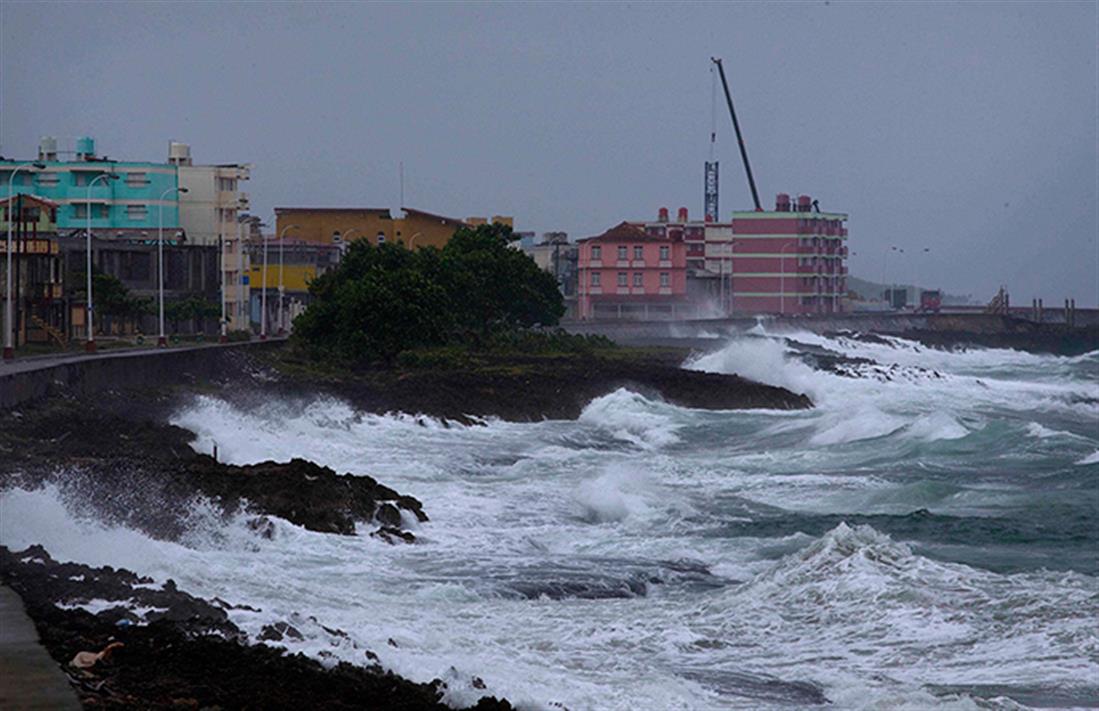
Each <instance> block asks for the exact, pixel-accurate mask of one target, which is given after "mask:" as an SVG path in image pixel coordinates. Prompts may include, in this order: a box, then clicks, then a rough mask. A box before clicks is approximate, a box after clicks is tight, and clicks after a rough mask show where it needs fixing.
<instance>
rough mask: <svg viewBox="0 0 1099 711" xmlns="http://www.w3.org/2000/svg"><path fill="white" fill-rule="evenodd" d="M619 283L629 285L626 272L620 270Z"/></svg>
mask: <svg viewBox="0 0 1099 711" xmlns="http://www.w3.org/2000/svg"><path fill="white" fill-rule="evenodd" d="M623 249H625V247H623ZM618 285H619V286H628V285H629V284H628V282H627V281H626V272H618Z"/></svg>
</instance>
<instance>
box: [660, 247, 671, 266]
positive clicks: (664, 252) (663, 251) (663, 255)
mask: <svg viewBox="0 0 1099 711" xmlns="http://www.w3.org/2000/svg"><path fill="white" fill-rule="evenodd" d="M670 252H671V250H670V249H669V248H668V247H666V246H663V245H662V246H661V247H660V261H662V262H666V261H668V254H669V253H670Z"/></svg>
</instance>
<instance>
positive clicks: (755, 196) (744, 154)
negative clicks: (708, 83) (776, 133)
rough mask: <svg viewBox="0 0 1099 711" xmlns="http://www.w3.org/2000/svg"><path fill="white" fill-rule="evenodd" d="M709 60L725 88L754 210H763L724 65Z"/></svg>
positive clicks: (714, 59) (726, 101)
mask: <svg viewBox="0 0 1099 711" xmlns="http://www.w3.org/2000/svg"><path fill="white" fill-rule="evenodd" d="M710 61H711V62H713V63H714V64H716V65H717V72H718V74H720V75H721V87H722V88H723V89H724V90H725V103H727V104H728V105H729V115H730V116H732V117H733V130H734V131H736V142H737V144H738V145H739V146H740V157H741V158H742V159H743V160H744V172H745V173H747V174H748V187H750V188H751V189H752V200H753V201H755V203H756V212H763V206H762V205H761V204H760V203H759V192H758V191H757V190H756V181H755V178H753V177H752V166H751V164H750V163H749V162H748V149H747V148H745V147H744V136H743V135H741V133H740V122H739V121H737V120H736V110H735V109H734V108H733V96H732V94H730V93H729V83H728V82H727V81H725V67H723V66H721V60H720V59H719V58H717V57H710Z"/></svg>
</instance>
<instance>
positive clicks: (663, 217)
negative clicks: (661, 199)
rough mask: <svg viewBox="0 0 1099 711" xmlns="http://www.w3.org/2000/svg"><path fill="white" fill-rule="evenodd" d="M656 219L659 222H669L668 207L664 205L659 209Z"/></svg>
mask: <svg viewBox="0 0 1099 711" xmlns="http://www.w3.org/2000/svg"><path fill="white" fill-rule="evenodd" d="M656 221H657V222H667V221H668V208H666V207H662V208H660V209H659V210H657V213H656Z"/></svg>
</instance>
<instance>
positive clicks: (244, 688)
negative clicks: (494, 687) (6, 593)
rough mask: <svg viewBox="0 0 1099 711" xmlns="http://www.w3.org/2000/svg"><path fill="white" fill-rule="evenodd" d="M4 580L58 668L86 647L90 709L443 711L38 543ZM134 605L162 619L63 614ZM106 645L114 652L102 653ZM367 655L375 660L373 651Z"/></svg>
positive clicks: (7, 561)
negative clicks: (249, 641)
mask: <svg viewBox="0 0 1099 711" xmlns="http://www.w3.org/2000/svg"><path fill="white" fill-rule="evenodd" d="M0 581H3V583H4V584H6V585H9V586H10V587H11V588H12V589H14V590H15V592H17V593H18V594H19V595H20V597H21V598H22V599H23V603H24V605H25V607H26V610H27V614H28V615H29V616H30V617H31V619H32V620H33V621H34V623H35V626H36V628H37V630H38V634H39V636H40V638H41V640H42V643H43V645H44V646H45V647H46V650H47V651H48V652H49V654H50V656H51V657H52V658H53V659H54V660H55V661H56V662H57V663H58V665H60V666H63V665H66V664H67V663H68V662H69V661H70V660H74V659H80V660H81V661H83V662H87V661H90V659H91V657H89V656H83V657H78V654H79V653H82V652H89V653H91V654H92V655H93V656H95V661H94V663H93V664H91V665H89V666H88V667H87V668H85V669H81V670H75V669H73V670H71V671H72V674H71V675H70V679H71V680H72V682H73V689H74V691H75V692H76V694H77V696H78V697H79V699H80V701H81V703H82V704H83V705H84V707H85V708H103V709H119V710H121V709H133V708H141V709H181V708H195V709H199V708H211V709H212V708H225V709H236V708H253V709H260V708H324V709H334V710H336V711H342V710H347V711H350V710H351V709H362V708H377V709H383V708H384V709H407V710H411V709H430V710H432V711H446V710H447V709H448V708H449V707H447V706H445V705H444V704H443V703H442V701H441V692H440V689H439V687H438V686H437V685H433V684H418V683H415V682H411V681H409V680H407V679H404V678H402V677H399V676H397V675H395V674H393V673H391V672H386V671H383V670H382V669H381V667H379V666H377V665H376V664H374V665H371V666H368V667H359V666H354V665H351V664H347V663H343V662H338V661H337V660H335V659H334V658H332V657H330V658H329V659H328V660H326V664H328V665H330V668H326V667H325V666H324V665H322V664H321V663H319V662H317V661H315V660H313V659H309V658H307V657H304V656H302V655H300V654H298V655H286V654H285V653H284V652H285V650H284V649H282V648H281V647H268V646H266V645H263V644H259V645H253V646H249V645H246V644H243V642H244V636H243V635H242V634H241V633H240V631H239V630H237V628H236V627H235V626H233V625H232V623H231V622H229V621H228V619H227V618H226V616H225V612H224V610H223V609H221V607H218V606H215V605H213V604H211V603H209V602H206V601H205V600H202V599H200V598H196V597H193V596H191V595H188V594H187V593H186V592H183V591H180V590H179V589H178V588H177V587H176V586H175V585H174V584H172V585H168V584H165V585H163V586H161V587H160V588H159V589H156V588H155V587H154V586H151V585H150V583H152V581H151V580H150V579H148V578H143V577H140V576H138V575H135V574H134V573H131V572H129V571H126V570H115V569H113V568H109V567H104V568H92V567H89V566H85V565H79V564H76V563H58V562H57V561H55V560H53V559H52V558H51V557H50V556H49V554H48V553H47V552H46V551H45V550H44V549H42V548H41V547H40V546H34V547H32V548H29V549H27V550H24V551H19V552H12V551H10V550H8V549H7V548H5V547H2V546H0ZM131 598H132V599H133V600H134V603H135V604H136V605H138V606H140V607H147V606H150V605H151V604H156V605H159V606H161V607H164V608H167V609H166V612H165V613H164V614H162V615H161V616H160V617H159V618H158V619H156V620H154V621H152V622H150V623H149V624H133V625H128V626H123V627H118V626H116V625H114V624H111V623H110V622H109V621H108V617H109V616H107V615H105V614H103V613H101V614H99V615H93V614H91V613H89V612H87V611H85V610H82V609H63V608H60V607H58V606H57V604H58V603H66V602H70V603H71V602H73V601H86V600H90V599H106V600H118V601H119V602H120V604H121V603H122V602H123V601H128V600H129V599H131ZM270 627H271V628H272V629H273V630H274V631H275V632H277V633H280V634H282V635H283V637H284V638H287V637H288V638H294V635H295V634H298V635H299V636H300V633H299V632H298V631H297V630H296V629H295V628H294V627H292V626H291V625H289V624H288V623H285V622H278V623H275V624H273V625H270ZM107 649H110V650H111V651H110V653H109V654H101V651H102V650H107ZM367 659H372V660H373V661H375V662H376V661H377V657H376V656H371V655H370V654H369V653H368V655H367ZM471 708H474V709H480V710H482V711H505V710H508V709H511V708H512V706H511V704H509V703H508V702H507V701H506V700H497V699H495V698H493V697H483V698H481V699H480V700H479V701H478V702H477V704H476V705H475V706H473V707H471Z"/></svg>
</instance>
